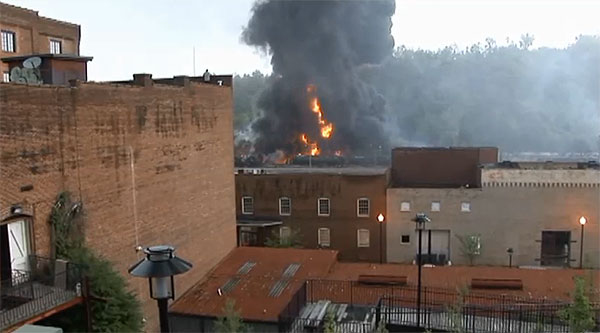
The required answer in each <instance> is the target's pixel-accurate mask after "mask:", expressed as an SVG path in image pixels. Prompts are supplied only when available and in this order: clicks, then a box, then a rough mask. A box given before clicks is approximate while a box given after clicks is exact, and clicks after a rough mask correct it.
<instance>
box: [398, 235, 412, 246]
mask: <svg viewBox="0 0 600 333" xmlns="http://www.w3.org/2000/svg"><path fill="white" fill-rule="evenodd" d="M400 242H401V243H402V244H408V243H410V235H402V239H401V241H400Z"/></svg>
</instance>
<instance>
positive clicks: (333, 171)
mask: <svg viewBox="0 0 600 333" xmlns="http://www.w3.org/2000/svg"><path fill="white" fill-rule="evenodd" d="M253 171H254V172H255V173H256V174H254V173H253ZM388 181H389V176H388V172H387V169H386V168H383V167H378V168H375V167H373V168H367V167H346V168H305V167H300V168H298V167H279V168H262V169H254V170H252V169H238V174H237V175H236V176H235V183H236V211H237V224H238V243H239V245H251V246H264V242H265V240H266V238H267V237H272V233H273V232H276V233H277V232H279V233H280V235H282V236H285V235H287V234H289V233H290V232H292V233H296V234H297V235H298V236H299V237H298V238H299V240H300V242H301V245H302V247H305V248H310V249H315V248H327V249H333V250H337V251H338V252H339V258H340V260H343V261H370V262H379V260H380V244H381V240H380V235H379V233H380V226H379V224H378V223H377V220H376V218H377V215H378V214H379V213H385V190H386V188H387V185H388ZM359 206H360V207H359ZM382 229H383V230H381V233H382V238H385V228H382ZM381 245H382V246H383V249H385V244H381ZM383 256H385V253H383ZM383 259H385V258H383Z"/></svg>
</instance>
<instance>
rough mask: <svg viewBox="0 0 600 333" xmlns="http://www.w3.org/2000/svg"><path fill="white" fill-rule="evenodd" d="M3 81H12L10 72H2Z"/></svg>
mask: <svg viewBox="0 0 600 333" xmlns="http://www.w3.org/2000/svg"><path fill="white" fill-rule="evenodd" d="M2 81H3V82H10V74H9V73H8V72H4V73H2Z"/></svg>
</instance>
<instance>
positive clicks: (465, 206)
mask: <svg viewBox="0 0 600 333" xmlns="http://www.w3.org/2000/svg"><path fill="white" fill-rule="evenodd" d="M460 211H461V212H470V211H471V203H470V202H466V201H463V202H461V203H460Z"/></svg>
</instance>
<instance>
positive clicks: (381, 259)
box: [377, 213, 385, 264]
mask: <svg viewBox="0 0 600 333" xmlns="http://www.w3.org/2000/svg"><path fill="white" fill-rule="evenodd" d="M384 221H385V216H383V214H381V213H380V214H379V215H377V222H378V223H379V263H380V264H383V238H382V237H383V222H384Z"/></svg>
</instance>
